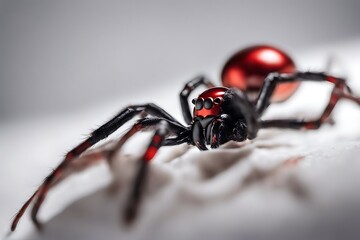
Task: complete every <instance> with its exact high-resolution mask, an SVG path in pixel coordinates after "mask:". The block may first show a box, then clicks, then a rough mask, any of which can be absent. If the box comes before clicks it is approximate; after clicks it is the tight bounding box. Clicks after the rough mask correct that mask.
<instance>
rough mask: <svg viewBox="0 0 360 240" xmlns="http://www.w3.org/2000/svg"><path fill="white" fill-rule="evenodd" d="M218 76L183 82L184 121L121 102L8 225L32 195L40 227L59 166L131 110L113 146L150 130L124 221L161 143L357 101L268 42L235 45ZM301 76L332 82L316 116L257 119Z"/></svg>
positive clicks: (220, 140)
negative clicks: (129, 124)
mask: <svg viewBox="0 0 360 240" xmlns="http://www.w3.org/2000/svg"><path fill="white" fill-rule="evenodd" d="M221 78H222V83H223V86H221V87H215V85H214V84H213V83H211V82H210V81H209V80H208V79H207V78H205V77H203V76H199V77H196V78H194V79H192V80H190V81H189V82H188V83H186V84H185V86H184V88H183V89H182V91H181V92H180V103H181V108H182V113H183V116H184V120H185V122H186V125H183V124H182V123H180V122H179V121H177V120H176V119H175V118H174V117H172V116H171V115H170V114H169V113H167V112H166V111H165V110H163V109H162V108H160V107H159V106H157V105H155V104H153V103H148V104H141V105H131V106H128V107H125V108H124V109H123V110H121V111H120V112H119V113H118V114H117V115H116V116H114V117H113V118H112V119H110V120H109V121H108V122H106V123H105V124H103V125H102V126H100V127H99V128H98V129H96V130H95V131H93V132H92V133H91V134H90V136H89V137H88V138H87V139H86V140H85V141H84V142H82V143H80V144H79V145H77V146H76V147H75V148H73V149H72V150H71V151H70V152H68V153H67V154H66V156H65V158H64V159H63V161H62V162H61V163H60V164H59V165H58V166H57V167H56V168H55V169H54V170H53V171H52V172H51V173H50V174H49V175H48V176H47V177H46V178H45V180H44V182H43V183H42V184H41V185H40V186H39V188H38V189H37V190H36V191H35V193H34V194H33V195H32V196H31V197H30V198H29V199H28V200H27V201H26V202H25V204H24V205H23V206H22V208H21V209H20V210H19V211H18V213H17V215H16V216H15V218H14V220H13V222H12V225H11V231H14V230H15V229H16V227H17V224H18V222H19V220H20V218H21V217H22V215H23V214H24V212H25V211H26V209H27V208H28V207H29V205H30V204H31V202H32V201H34V204H33V207H32V211H31V218H32V221H33V222H34V224H35V226H36V227H37V228H38V229H40V228H41V226H42V225H41V223H40V222H39V220H38V218H37V215H38V211H39V209H40V207H41V205H42V203H43V201H44V199H45V197H46V195H47V193H48V191H49V190H50V188H51V187H52V186H53V185H54V184H55V183H56V182H58V181H59V180H60V179H62V178H63V177H64V171H65V170H67V168H68V167H71V163H73V162H76V160H77V159H78V157H79V156H80V155H81V154H82V153H83V152H85V151H86V150H87V149H89V148H90V147H92V146H93V145H94V144H96V143H97V142H99V141H100V140H103V139H105V138H106V137H108V136H109V135H110V134H112V133H113V132H115V131H116V130H117V129H118V128H120V127H121V126H122V125H123V124H125V123H126V122H128V121H130V120H132V119H133V118H134V117H136V116H140V119H139V120H138V121H137V122H136V123H135V124H134V125H133V126H132V127H131V128H130V130H128V131H127V132H126V133H125V134H124V135H123V136H122V137H121V138H120V140H119V141H118V145H117V148H120V147H121V146H122V145H123V144H124V143H125V142H126V141H127V140H128V139H129V138H130V137H131V136H133V135H134V134H135V133H137V132H139V131H145V130H155V132H154V134H153V136H152V138H151V142H150V144H149V146H148V148H147V149H146V151H145V153H144V154H143V157H142V159H141V161H140V163H139V168H138V170H137V173H136V175H135V179H134V184H133V186H132V191H131V193H130V196H129V198H128V202H127V205H126V208H125V213H124V220H125V222H126V223H131V222H133V221H134V219H135V218H136V215H137V212H138V206H139V202H140V200H141V196H142V191H143V188H144V184H145V182H146V176H147V172H148V167H149V163H150V161H151V160H152V159H153V158H154V156H155V154H156V153H157V151H158V150H159V148H160V147H162V146H173V145H179V144H184V143H186V144H189V145H194V146H196V147H197V148H198V149H199V150H202V151H203V150H208V147H210V148H218V147H219V146H220V145H222V144H224V143H226V142H229V141H237V142H242V141H245V140H247V139H254V138H255V137H256V136H257V133H258V130H259V129H263V128H290V129H318V128H319V127H320V126H321V125H322V124H323V123H325V122H328V121H329V119H330V114H331V112H332V110H333V109H334V107H335V105H336V103H337V102H338V100H340V99H342V98H343V99H349V100H351V101H354V102H355V103H357V104H359V105H360V98H358V97H355V96H354V95H353V94H352V92H351V89H350V88H349V87H348V85H347V84H346V82H345V79H343V78H339V77H335V76H331V75H328V74H326V73H323V72H300V71H297V70H296V67H295V64H294V62H293V60H292V59H291V58H290V57H289V56H288V55H287V54H286V53H285V52H283V51H282V50H280V49H278V48H275V47H272V46H266V45H256V46H251V47H248V48H245V49H242V50H240V51H239V52H237V53H236V54H235V55H233V56H232V57H231V58H230V59H229V60H228V61H227V62H226V64H225V66H224V68H223V70H222V74H221ZM303 81H315V82H330V83H332V84H333V85H334V87H333V90H332V92H331V95H330V100H329V103H328V105H327V106H326V108H325V110H324V111H323V113H322V114H321V116H320V117H319V118H318V119H315V120H310V121H305V120H298V119H272V120H262V118H261V117H262V115H263V113H264V112H265V110H266V109H267V108H268V107H269V105H270V104H271V103H276V102H283V101H285V100H287V99H288V98H289V97H290V96H292V95H293V93H294V92H295V91H296V89H297V88H298V87H299V85H300V83H301V82H303ZM201 85H202V86H205V87H207V90H205V91H204V92H202V93H201V94H200V95H199V96H198V97H197V98H194V99H193V100H192V103H193V104H194V108H193V111H192V112H191V110H190V106H189V103H188V98H189V96H190V94H191V93H192V92H193V91H194V90H195V89H196V88H198V87H199V86H201Z"/></svg>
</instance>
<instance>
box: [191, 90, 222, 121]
mask: <svg viewBox="0 0 360 240" xmlns="http://www.w3.org/2000/svg"><path fill="white" fill-rule="evenodd" d="M227 90H228V89H227V88H225V87H214V88H210V89H207V90H206V91H204V92H203V93H201V94H200V95H199V97H198V98H196V99H194V102H193V103H194V104H195V108H194V117H202V118H205V117H207V116H216V115H220V114H221V104H222V102H223V96H224V94H225V92H226V91H227Z"/></svg>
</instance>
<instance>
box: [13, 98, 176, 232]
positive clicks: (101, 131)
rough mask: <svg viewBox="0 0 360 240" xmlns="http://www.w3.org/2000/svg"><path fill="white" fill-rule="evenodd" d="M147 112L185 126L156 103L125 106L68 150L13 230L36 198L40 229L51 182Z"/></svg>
mask: <svg viewBox="0 0 360 240" xmlns="http://www.w3.org/2000/svg"><path fill="white" fill-rule="evenodd" d="M141 113H146V114H150V115H153V116H158V117H162V118H164V119H166V120H169V121H171V122H173V124H175V125H177V126H178V127H183V126H182V125H181V123H179V122H178V121H176V120H175V119H174V118H173V117H172V116H171V115H170V114H168V113H167V112H166V111H164V110H163V109H162V108H160V107H158V106H157V105H155V104H151V103H150V104H143V105H134V106H129V107H126V108H124V109H123V110H122V111H121V112H120V113H119V114H117V115H116V116H115V117H113V118H112V119H111V120H110V121H108V122H106V123H105V124H104V125H102V126H100V127H99V128H98V129H96V130H95V131H93V132H92V133H91V135H90V137H89V138H87V139H86V140H85V141H84V142H82V143H80V144H79V145H78V146H76V147H75V148H73V149H72V150H71V151H70V152H68V153H67V154H66V156H65V158H64V160H63V161H62V162H61V163H60V164H59V165H58V166H57V167H56V168H55V169H54V170H53V172H52V173H50V174H49V175H48V176H47V177H46V178H45V180H44V182H43V183H42V184H41V185H40V186H39V188H38V189H37V190H36V192H35V193H34V194H33V195H32V196H31V197H30V198H29V199H28V200H27V201H26V203H25V204H24V205H23V206H22V208H21V209H20V210H19V212H18V213H17V214H16V216H15V218H14V220H13V222H12V225H11V231H14V230H15V229H16V226H17V224H18V222H19V220H20V218H21V217H22V215H23V214H24V212H25V210H26V209H27V207H28V206H29V205H30V203H31V202H32V201H33V200H35V203H34V206H33V208H32V211H31V218H32V221H33V222H34V224H35V226H36V227H37V228H38V229H41V223H40V222H39V221H38V219H37V213H38V211H39V209H40V207H41V205H42V203H43V201H44V199H45V197H46V194H47V192H48V191H49V189H50V187H51V184H52V183H53V182H54V181H56V179H59V178H61V177H62V175H63V174H64V170H65V169H66V168H67V167H68V165H69V163H70V162H72V161H73V160H74V159H76V158H77V157H78V156H80V154H82V153H83V152H84V151H85V150H87V149H88V148H90V147H91V146H93V145H94V144H96V143H97V142H99V141H100V140H103V139H105V138H106V137H107V136H109V135H110V134H112V133H113V132H115V131H116V130H117V129H118V128H120V127H121V126H122V125H123V124H125V123H126V122H128V121H129V120H131V119H132V118H133V117H135V116H136V115H138V114H141Z"/></svg>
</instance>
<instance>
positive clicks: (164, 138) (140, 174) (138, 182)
mask: <svg viewBox="0 0 360 240" xmlns="http://www.w3.org/2000/svg"><path fill="white" fill-rule="evenodd" d="M154 127H155V133H154V135H153V137H152V139H151V142H150V144H149V146H148V147H147V150H146V151H145V153H144V155H143V157H142V159H141V160H140V163H139V168H138V171H137V173H136V176H135V179H134V183H133V187H132V191H131V193H130V196H129V198H128V202H127V204H126V207H125V212H124V215H123V216H124V221H125V223H127V224H131V223H132V222H133V221H134V220H135V218H136V216H137V212H138V208H139V205H140V201H141V198H142V193H143V190H144V186H145V184H146V179H147V174H148V167H149V166H148V164H149V163H150V161H151V160H152V159H153V158H154V156H155V154H156V153H157V151H158V150H159V148H160V147H161V146H164V145H175V144H182V143H188V142H189V137H190V131H189V129H187V128H185V127H179V126H178V125H177V124H174V122H172V121H169V120H166V119H162V118H144V119H141V120H139V121H138V122H137V123H135V124H134V126H133V127H132V128H131V129H130V130H129V131H128V132H127V133H126V134H125V135H124V136H123V137H122V138H121V139H120V140H119V141H118V143H117V145H116V147H115V148H114V149H113V153H112V154H111V155H110V156H109V161H110V163H111V162H113V159H112V158H113V157H114V156H115V155H114V153H115V152H117V151H119V150H120V149H121V148H122V146H123V145H124V144H125V142H126V141H127V140H128V139H129V138H131V137H132V136H133V135H134V134H135V133H137V132H139V131H144V130H150V129H152V128H154ZM169 135H175V137H171V138H169V137H168V136H169Z"/></svg>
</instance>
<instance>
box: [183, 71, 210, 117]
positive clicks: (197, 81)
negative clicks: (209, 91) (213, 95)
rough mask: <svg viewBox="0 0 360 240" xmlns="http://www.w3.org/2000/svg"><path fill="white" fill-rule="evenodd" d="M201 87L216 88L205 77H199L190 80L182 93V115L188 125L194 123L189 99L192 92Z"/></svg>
mask: <svg viewBox="0 0 360 240" xmlns="http://www.w3.org/2000/svg"><path fill="white" fill-rule="evenodd" d="M200 85H205V86H206V87H207V88H212V87H214V84H212V83H211V82H210V81H209V80H208V79H206V78H205V77H204V76H198V77H196V78H194V79H192V80H190V81H189V82H188V83H186V84H185V86H184V88H183V90H182V91H181V92H180V104H181V109H182V113H183V116H184V119H185V122H186V123H187V124H190V123H191V121H192V114H191V111H190V107H189V103H188V98H189V96H190V94H191V92H192V91H194V90H195V89H196V88H197V87H198V86H200Z"/></svg>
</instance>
